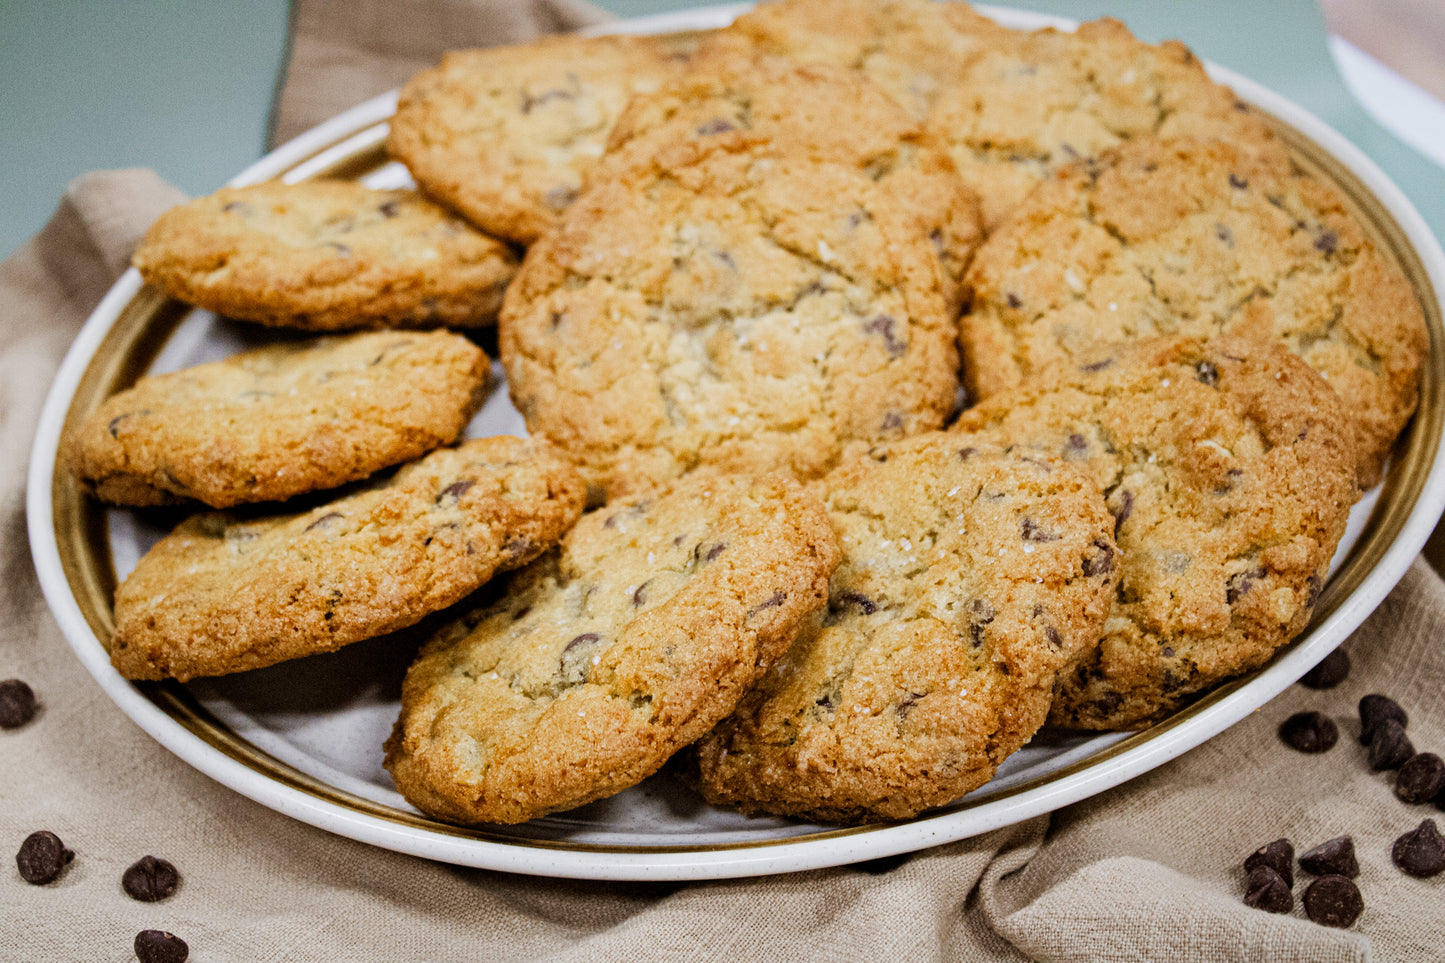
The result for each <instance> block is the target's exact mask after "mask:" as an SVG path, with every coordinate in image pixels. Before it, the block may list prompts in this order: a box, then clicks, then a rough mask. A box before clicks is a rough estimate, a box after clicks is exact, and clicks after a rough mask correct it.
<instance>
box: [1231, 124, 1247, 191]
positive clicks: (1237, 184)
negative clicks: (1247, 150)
mask: <svg viewBox="0 0 1445 963" xmlns="http://www.w3.org/2000/svg"><path fill="white" fill-rule="evenodd" d="M1236 106H1238V105H1236ZM1229 186H1230V187H1232V188H1234V189H1235V190H1237V191H1242V190H1244V189H1245V188H1246V187H1248V186H1249V181H1247V180H1245V179H1244V178H1243V177H1240V176H1239V175H1238V174H1230V175H1229Z"/></svg>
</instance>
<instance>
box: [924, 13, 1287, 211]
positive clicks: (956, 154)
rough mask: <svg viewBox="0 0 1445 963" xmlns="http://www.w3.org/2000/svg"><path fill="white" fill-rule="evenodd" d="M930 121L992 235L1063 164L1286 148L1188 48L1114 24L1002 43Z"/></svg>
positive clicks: (987, 51) (984, 55) (984, 54)
mask: <svg viewBox="0 0 1445 963" xmlns="http://www.w3.org/2000/svg"><path fill="white" fill-rule="evenodd" d="M928 125H929V127H930V128H931V129H932V130H933V131H934V132H935V133H936V134H937V135H938V137H939V139H940V140H941V141H942V142H943V143H944V145H945V146H946V147H947V148H948V149H949V150H950V152H951V153H952V154H953V159H954V161H955V162H956V163H957V164H958V169H959V172H960V173H961V174H962V175H963V178H964V180H965V181H967V182H968V184H969V186H970V187H972V188H973V189H974V190H975V191H977V192H978V195H979V197H980V198H982V200H983V212H984V223H985V225H986V226H987V229H988V230H989V231H993V230H994V229H995V228H997V227H998V226H999V225H1000V224H1002V223H1003V222H1004V220H1005V219H1006V218H1007V217H1008V216H1009V214H1010V213H1012V212H1013V210H1014V209H1015V208H1017V207H1018V205H1019V204H1020V203H1021V202H1022V201H1023V200H1024V198H1025V197H1027V196H1028V194H1029V192H1030V191H1032V190H1033V188H1034V187H1035V186H1036V185H1037V184H1038V183H1039V182H1040V181H1044V180H1048V179H1049V178H1050V177H1051V176H1052V175H1053V172H1054V171H1056V170H1057V169H1059V168H1060V167H1062V166H1064V165H1066V164H1069V163H1072V162H1075V161H1079V160H1085V161H1087V160H1089V159H1092V158H1094V157H1097V156H1098V155H1099V154H1100V153H1102V152H1103V151H1104V150H1107V149H1108V148H1111V147H1114V146H1117V145H1118V144H1120V143H1123V142H1125V141H1128V140H1132V139H1134V138H1138V137H1154V138H1160V139H1167V138H1174V137H1198V138H1220V139H1226V140H1229V141H1230V142H1232V143H1234V144H1235V145H1237V146H1238V147H1240V148H1241V149H1242V148H1245V147H1249V148H1252V149H1261V150H1271V149H1276V150H1277V149H1280V148H1279V147H1278V144H1277V142H1276V140H1275V137H1274V133H1273V130H1272V128H1271V127H1270V125H1269V122H1268V121H1267V120H1266V119H1265V118H1264V116H1263V115H1261V114H1259V113H1257V112H1255V111H1254V110H1252V109H1251V108H1250V107H1249V105H1248V104H1246V103H1245V102H1244V101H1242V100H1240V99H1239V98H1238V97H1236V96H1235V94H1234V92H1233V91H1231V90H1230V89H1229V88H1227V87H1224V86H1223V85H1220V84H1216V83H1215V82H1214V81H1212V80H1210V79H1209V75H1208V74H1207V73H1205V71H1204V65H1203V64H1202V63H1200V61H1199V59H1198V58H1197V57H1195V56H1194V55H1193V54H1192V53H1190V51H1189V49H1188V48H1187V47H1185V46H1184V45H1183V44H1181V43H1179V42H1178V41H1168V42H1166V43H1163V44H1159V45H1157V46H1156V45H1152V44H1146V43H1144V42H1142V41H1140V40H1139V39H1138V38H1136V37H1135V36H1134V35H1133V34H1132V33H1130V32H1129V29H1128V28H1127V27H1125V26H1124V25H1123V24H1122V23H1120V22H1119V21H1117V20H1112V19H1107V18H1106V19H1103V20H1096V21H1094V22H1092V23H1086V24H1084V25H1082V26H1081V27H1079V29H1078V30H1077V31H1075V32H1073V33H1066V32H1062V31H1058V30H1053V29H1047V30H1038V31H1034V32H1032V33H1013V34H1011V35H1009V36H1007V37H1002V38H995V39H994V40H993V42H991V43H989V44H987V45H985V48H984V49H983V50H982V51H981V52H980V54H979V55H978V56H975V57H972V58H970V59H969V60H968V61H967V63H965V64H964V65H962V67H961V68H960V71H959V73H958V76H957V79H956V80H955V82H954V83H952V84H950V85H948V86H947V87H946V88H944V89H943V90H942V91H941V92H940V94H939V96H938V99H937V102H936V103H935V104H934V109H933V112H932V114H931V115H930V116H929V119H928Z"/></svg>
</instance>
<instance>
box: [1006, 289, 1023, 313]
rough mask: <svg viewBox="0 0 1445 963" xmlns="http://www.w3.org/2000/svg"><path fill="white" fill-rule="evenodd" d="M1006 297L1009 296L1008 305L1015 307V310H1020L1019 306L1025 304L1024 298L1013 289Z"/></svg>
mask: <svg viewBox="0 0 1445 963" xmlns="http://www.w3.org/2000/svg"><path fill="white" fill-rule="evenodd" d="M1006 297H1007V298H1008V306H1009V307H1011V308H1013V309H1014V310H1018V309H1019V308H1021V307H1023V306H1024V302H1023V299H1022V298H1020V297H1019V296H1018V295H1017V294H1014V293H1013V292H1012V291H1010V292H1008V294H1007V295H1006Z"/></svg>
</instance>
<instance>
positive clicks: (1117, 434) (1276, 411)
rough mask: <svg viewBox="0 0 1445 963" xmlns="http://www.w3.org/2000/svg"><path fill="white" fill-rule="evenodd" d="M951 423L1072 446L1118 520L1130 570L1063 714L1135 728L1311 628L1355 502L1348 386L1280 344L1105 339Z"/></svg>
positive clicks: (1057, 449) (1068, 678)
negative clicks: (1340, 391)
mask: <svg viewBox="0 0 1445 963" xmlns="http://www.w3.org/2000/svg"><path fill="white" fill-rule="evenodd" d="M955 428H956V430H958V431H962V432H967V433H974V434H980V435H983V436H984V437H987V438H991V439H994V440H995V441H1000V442H1004V443H1009V444H1013V445H1015V446H1017V447H1020V448H1033V449H1035V450H1037V451H1039V452H1042V453H1048V454H1051V455H1060V456H1062V457H1063V458H1064V460H1065V461H1068V462H1070V463H1071V464H1073V465H1074V466H1075V467H1078V468H1080V469H1081V470H1083V471H1084V472H1085V473H1086V474H1088V475H1090V476H1092V477H1093V479H1094V482H1095V484H1096V485H1097V486H1098V488H1099V490H1100V491H1102V492H1103V493H1104V494H1105V497H1106V502H1107V504H1108V506H1109V510H1110V511H1111V512H1112V513H1113V515H1114V538H1115V541H1116V542H1117V543H1118V546H1119V557H1120V580H1119V588H1118V593H1117V596H1116V599H1115V602H1114V606H1113V611H1112V612H1111V613H1110V615H1109V619H1108V621H1107V623H1106V625H1105V630H1104V636H1103V640H1102V641H1101V643H1100V645H1099V648H1098V649H1097V650H1095V653H1094V654H1092V655H1090V656H1089V657H1087V658H1085V659H1084V660H1083V661H1082V662H1080V664H1078V665H1077V666H1075V667H1073V668H1071V669H1070V670H1068V671H1066V673H1065V675H1064V677H1063V680H1062V682H1061V684H1060V688H1059V692H1058V694H1057V697H1056V699H1055V702H1054V705H1053V709H1052V710H1051V713H1050V721H1051V722H1054V723H1057V724H1059V725H1069V726H1079V727H1083V728H1088V729H1120V728H1137V727H1142V726H1145V725H1148V724H1150V723H1152V722H1155V721H1157V720H1159V719H1161V718H1163V717H1164V716H1166V715H1167V714H1169V713H1170V712H1171V711H1173V710H1174V709H1175V708H1177V707H1178V706H1179V705H1180V704H1181V703H1182V702H1183V701H1184V700H1185V699H1187V698H1188V697H1189V696H1191V695H1193V694H1194V693H1197V692H1202V691H1204V690H1205V689H1208V688H1210V687H1211V686H1213V685H1215V684H1216V683H1218V682H1222V681H1223V680H1225V679H1228V678H1230V677H1232V676H1235V675H1239V674H1240V673H1242V672H1246V671H1248V670H1250V669H1253V668H1255V667H1257V666H1259V665H1262V664H1263V663H1264V662H1265V661H1267V660H1268V659H1269V657H1270V655H1271V654H1272V653H1273V652H1274V650H1275V649H1277V648H1278V647H1279V646H1281V645H1284V644H1285V643H1286V642H1288V641H1290V640H1291V639H1292V638H1294V637H1295V636H1296V635H1297V634H1299V633H1300V632H1301V631H1303V630H1304V628H1305V626H1306V624H1307V623H1308V622H1309V618H1310V613H1311V611H1312V609H1313V607H1314V603H1315V601H1316V599H1317V597H1318V595H1319V591H1320V588H1321V587H1322V585H1323V580H1324V578H1325V574H1326V571H1327V569H1328V566H1329V562H1330V557H1331V556H1332V555H1333V553H1334V550H1335V546H1336V545H1337V544H1338V543H1339V540H1340V537H1341V535H1343V534H1344V530H1345V522H1346V519H1347V518H1348V516H1349V510H1350V506H1351V505H1352V504H1353V503H1354V501H1355V498H1356V495H1357V489H1356V487H1355V470H1354V466H1355V459H1354V451H1353V447H1352V439H1351V437H1350V429H1349V424H1348V422H1347V421H1346V420H1345V416H1344V413H1343V411H1342V410H1341V405H1340V402H1339V399H1338V398H1337V397H1336V395H1335V394H1334V392H1333V391H1331V390H1330V387H1329V385H1327V384H1326V383H1325V382H1324V380H1323V379H1321V378H1320V377H1319V376H1318V375H1317V374H1315V373H1314V372H1313V371H1312V370H1310V368H1309V367H1308V366H1307V365H1305V364H1304V363H1303V362H1302V361H1300V360H1299V359H1298V358H1296V357H1295V356H1294V355H1292V354H1290V353H1289V352H1288V351H1286V350H1285V349H1284V348H1282V347H1280V346H1279V345H1275V344H1270V343H1268V342H1251V341H1245V340H1241V339H1236V338H1228V337H1221V338H1216V339H1214V340H1213V341H1210V342H1207V343H1203V344H1201V343H1200V342H1197V341H1191V340H1189V339H1185V338H1165V339H1153V340H1149V341H1140V342H1133V343H1130V344H1121V345H1112V346H1100V347H1099V348H1096V349H1092V350H1090V351H1086V352H1081V353H1080V354H1079V355H1078V356H1077V357H1076V358H1075V359H1074V363H1072V364H1063V365H1059V366H1057V367H1055V368H1054V369H1051V370H1049V371H1047V372H1044V373H1043V374H1041V375H1040V376H1039V377H1038V378H1035V379H1031V380H1030V381H1029V383H1027V384H1024V385H1021V386H1019V387H1018V388H1015V389H1013V390H1011V391H1006V392H1003V393H1000V394H997V395H994V396H993V397H991V398H989V399H988V400H986V401H984V402H983V403H982V404H980V405H977V406H975V407H973V408H970V409H969V410H967V411H965V412H964V413H963V414H962V416H961V417H960V418H959V420H958V422H957V424H956V426H955Z"/></svg>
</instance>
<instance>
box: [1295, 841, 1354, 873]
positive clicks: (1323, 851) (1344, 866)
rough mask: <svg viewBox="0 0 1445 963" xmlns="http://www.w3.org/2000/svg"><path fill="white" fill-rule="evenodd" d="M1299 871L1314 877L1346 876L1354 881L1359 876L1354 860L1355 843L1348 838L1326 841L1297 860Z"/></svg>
mask: <svg viewBox="0 0 1445 963" xmlns="http://www.w3.org/2000/svg"><path fill="white" fill-rule="evenodd" d="M1299 864H1300V869H1303V870H1304V871H1305V872H1307V873H1313V874H1314V875H1316V876H1328V875H1329V874H1330V873H1334V874H1335V875H1336V876H1348V877H1349V878H1350V879H1354V878H1355V877H1356V876H1358V875H1360V864H1359V862H1358V861H1357V860H1356V859H1355V841H1354V840H1353V839H1351V838H1350V837H1349V836H1336V837H1335V838H1334V839H1327V840H1325V841H1324V842H1322V843H1320V844H1319V845H1318V846H1316V847H1315V848H1314V849H1311V850H1310V851H1309V852H1307V853H1304V854H1303V855H1301V856H1300V858H1299Z"/></svg>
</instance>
